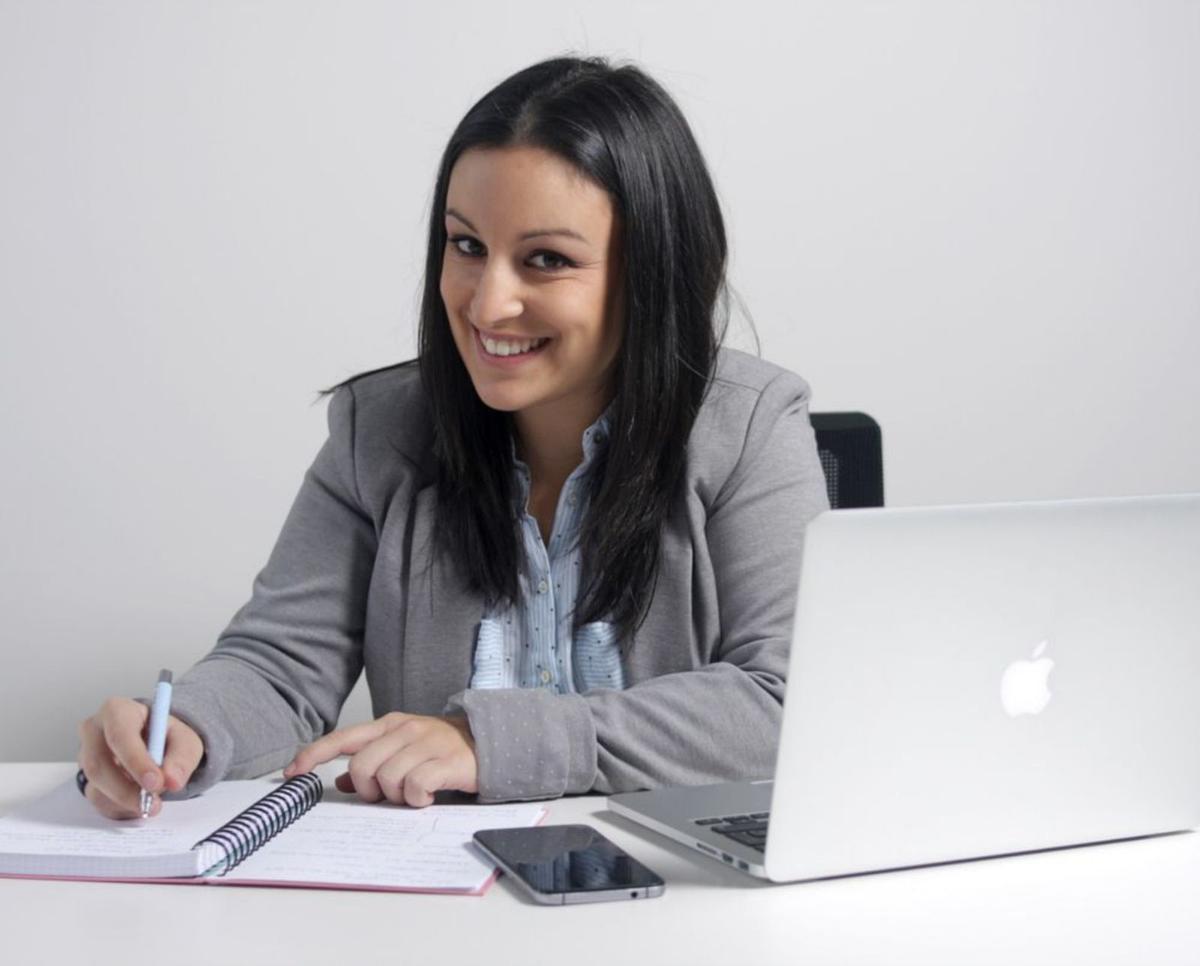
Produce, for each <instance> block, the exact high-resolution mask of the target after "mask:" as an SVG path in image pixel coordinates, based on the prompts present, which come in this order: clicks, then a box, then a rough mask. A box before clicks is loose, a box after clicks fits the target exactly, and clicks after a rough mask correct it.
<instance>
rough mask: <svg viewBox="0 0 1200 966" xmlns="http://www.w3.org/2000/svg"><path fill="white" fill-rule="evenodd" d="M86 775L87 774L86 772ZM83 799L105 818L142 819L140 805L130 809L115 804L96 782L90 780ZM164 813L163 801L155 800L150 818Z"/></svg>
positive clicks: (125, 805)
mask: <svg viewBox="0 0 1200 966" xmlns="http://www.w3.org/2000/svg"><path fill="white" fill-rule="evenodd" d="M84 774H87V773H86V772H85V773H84ZM83 797H84V798H86V799H87V800H88V801H89V802H91V803H92V806H93V807H94V808H95V809H96V811H98V812H99V813H100V814H101V815H103V816H104V817H105V818H112V819H119V820H121V821H127V820H128V819H131V818H141V817H142V809H141V804H140V803H139V804H138V806H137V807H136V808H130V807H129V806H128V804H122V803H121V802H115V801H113V800H112V799H111V798H109V797H108V796H107V795H105V794H104V792H102V791H101V790H100V789H99V787H97V785H96V783H95V782H94V781H91V780H90V779H89V780H88V783H87V787H86V788H85V789H84V791H83ZM161 811H162V799H160V798H155V800H154V805H153V807H152V808H151V809H150V817H152V818H153V817H154V816H155V815H157V814H158V813H159V812H161Z"/></svg>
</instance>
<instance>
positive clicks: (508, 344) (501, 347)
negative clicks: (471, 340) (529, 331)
mask: <svg viewBox="0 0 1200 966" xmlns="http://www.w3.org/2000/svg"><path fill="white" fill-rule="evenodd" d="M480 339H481V340H482V342H483V347H484V348H485V349H486V350H487V353H488V355H491V356H516V355H520V354H521V353H522V352H531V351H532V350H534V349H539V348H541V347H542V345H544V344H545V343H546V342H547V340H546V339H522V340H520V341H519V342H512V341H508V340H504V341H497V340H496V339H489V338H488V337H487V336H486V335H481V336H480Z"/></svg>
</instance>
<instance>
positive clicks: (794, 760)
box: [765, 494, 1200, 881]
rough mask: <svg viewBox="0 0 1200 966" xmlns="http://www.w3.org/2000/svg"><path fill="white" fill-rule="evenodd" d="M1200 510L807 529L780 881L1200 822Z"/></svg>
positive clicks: (914, 517) (783, 745) (1111, 507)
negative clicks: (1199, 740)
mask: <svg viewBox="0 0 1200 966" xmlns="http://www.w3.org/2000/svg"><path fill="white" fill-rule="evenodd" d="M1197 735H1200V495H1195V494H1193V495H1180V496H1164V497H1138V498H1122V499H1103V500H1078V501H1067V502H1052V503H1024V504H1002V505H990V506H962V507H934V508H913V509H883V510H847V511H837V512H831V513H825V514H822V515H821V516H820V517H818V518H817V519H816V520H814V521H813V522H812V524H810V526H809V527H808V531H807V534H806V537H805V558H804V566H803V573H802V576H801V579H800V589H799V597H798V603H797V610H796V622H795V631H794V639H793V645H792V652H791V659H790V670H789V677H788V691H787V699H786V701H785V706H784V717H783V726H782V734H781V740H780V747H779V755H778V763H777V769H776V775H775V785H774V793H773V798H772V805H771V823H770V831H769V833H768V838H767V847H766V856H765V867H766V871H767V875H768V876H769V877H770V878H772V879H775V880H778V881H788V880H795V879H801V878H814V877H820V876H826V875H839V874H846V873H853V872H861V871H872V870H880V869H886V868H900V867H905V866H910V865H918V864H925V863H932V862H941V861H950V860H955V859H964V858H972V857H981V856H986V855H999V854H1005V853H1011V852H1018V851H1026V850H1033V849H1040V848H1050V847H1055V846H1063V845H1070V844H1078V843H1084V842H1096V841H1104V840H1109V839H1117V838H1125V837H1131V836H1137V835H1144V834H1150V833H1155V832H1162V831H1169V830H1175V829H1183V828H1191V827H1194V826H1196V825H1198V824H1200V754H1198V753H1197V750H1196V738H1197Z"/></svg>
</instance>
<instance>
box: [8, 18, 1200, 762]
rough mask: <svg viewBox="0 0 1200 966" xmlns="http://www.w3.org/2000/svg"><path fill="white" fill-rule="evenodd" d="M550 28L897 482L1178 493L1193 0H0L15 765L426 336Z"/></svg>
mask: <svg viewBox="0 0 1200 966" xmlns="http://www.w3.org/2000/svg"><path fill="white" fill-rule="evenodd" d="M564 51H575V52H580V53H588V54H606V55H612V56H615V57H629V58H632V59H634V60H635V61H636V62H638V63H639V64H640V65H641V66H643V67H644V68H645V69H647V70H648V71H650V72H651V73H652V74H653V75H654V76H656V77H657V78H658V79H659V80H660V81H661V82H662V83H663V84H664V85H665V86H666V87H667V88H668V89H669V90H670V91H671V92H672V93H673V94H674V95H675V96H676V98H677V99H678V100H679V102H680V104H681V106H682V107H683V109H684V112H685V113H686V114H687V115H688V117H689V118H690V119H691V121H692V124H693V126H694V129H695V131H696V134H697V136H698V138H699V141H700V143H701V146H702V148H703V149H704V151H705V152H706V155H707V158H708V160H709V163H710V165H711V168H712V172H713V175H714V178H715V181H716V183H717V186H718V190H719V192H720V195H721V198H722V202H723V204H724V208H725V214H726V218H727V222H728V228H729V231H730V236H731V244H732V265H731V277H732V280H733V283H734V285H735V287H736V289H737V291H738V292H739V293H740V294H741V296H742V298H743V299H744V300H745V303H746V305H747V307H748V309H749V311H750V313H751V314H752V316H753V318H754V320H755V322H756V324H757V329H758V333H759V335H760V337H761V342H762V352H763V355H764V356H766V357H767V358H769V359H772V360H774V361H777V362H779V363H782V364H784V365H786V366H788V367H790V368H793V369H795V370H797V371H798V372H800V373H801V374H803V375H804V376H805V377H807V378H808V379H809V381H810V382H811V383H812V385H813V387H814V391H815V405H814V408H815V409H817V410H833V409H840V408H857V409H864V410H866V411H868V412H871V413H873V414H874V415H875V416H876V417H877V418H878V419H879V420H880V422H881V423H882V425H883V428H884V442H885V470H886V476H887V491H888V499H889V502H890V503H893V504H917V503H957V502H977V501H990V500H1025V499H1036V498H1050V497H1078V496H1099V495H1123V494H1134V493H1151V492H1171V491H1183V490H1200V449H1198V447H1197V445H1196V436H1195V431H1194V430H1193V428H1192V427H1193V425H1194V419H1195V415H1194V414H1195V413H1196V411H1197V410H1200V385H1198V382H1197V379H1196V375H1195V371H1196V368H1197V363H1200V335H1198V334H1197V333H1198V325H1197V323H1200V271H1198V269H1200V258H1198V256H1200V179H1198V178H1197V175H1196V172H1197V171H1200V4H1198V3H1196V2H1167V0H1153V2H1146V0H1137V2H1135V0H1128V2H1116V0H1103V2H1101V0H1063V2H1044V3H1032V2H1007V0H996V2H991V3H982V2H965V0H964V2H949V0H948V2H915V0H913V2H897V3H869V2H862V0H831V2H828V3H813V2H800V3H797V4H793V5H791V6H790V8H789V7H785V6H783V5H780V4H777V3H774V2H769V3H768V2H742V3H739V4H736V5H734V6H732V7H731V6H729V5H721V7H720V9H719V10H718V9H712V8H710V7H708V6H706V5H703V4H696V3H693V2H687V0H671V2H657V3H648V2H641V3H632V2H627V0H606V2H605V3H590V4H574V3H570V2H559V3H553V4H547V3H544V2H538V3H530V2H524V0H522V2H511V0H510V2H506V3H503V4H500V3H495V2H486V3H484V2H475V0H457V2H455V3H453V4H446V5H441V4H427V3H422V4H416V3H413V4H407V3H399V2H393V3H367V2H344V0H343V2H338V3H317V2H298V0H272V2H254V3H250V2H245V3H232V2H214V0H203V2H172V3H167V4H164V3H161V2H158V0H148V2H132V0H128V2H121V3H115V2H114V3H89V2H72V3H65V2H59V0H55V2H47V0H24V2H22V0H0V403H2V405H0V434H2V435H0V439H2V442H3V472H2V473H0V537H2V541H3V542H2V547H3V550H2V554H0V568H2V569H0V605H2V607H3V624H2V626H3V636H2V638H0V648H2V652H0V760H37V759H68V758H73V757H74V754H75V724H76V721H77V720H78V719H79V718H80V717H82V716H84V715H85V714H87V713H90V712H91V711H92V710H94V708H95V707H96V706H97V705H98V704H99V702H100V701H101V700H102V698H103V697H104V696H105V695H108V694H116V693H133V694H142V693H147V692H148V691H149V690H150V687H151V684H152V682H153V680H154V676H155V674H156V673H157V670H158V668H160V667H164V666H170V667H174V668H175V669H176V670H177V671H182V670H184V669H185V668H186V667H187V666H189V665H190V664H191V663H192V662H193V661H194V660H196V659H197V658H199V657H200V656H201V655H202V654H203V653H204V652H206V651H207V650H208V648H209V647H211V646H212V644H213V642H214V641H215V639H216V636H217V634H218V633H219V632H220V630H221V629H222V628H223V627H224V626H225V623H226V622H227V621H228V619H229V618H230V617H231V616H232V614H233V612H234V611H235V610H236V609H237V607H239V606H240V605H241V603H242V602H243V601H244V600H245V599H246V597H247V596H248V594H249V591H250V586H251V582H252V580H253V577H254V575H255V574H256V573H257V571H258V569H259V568H260V567H261V566H262V565H263V563H265V561H266V558H267V555H268V553H269V551H270V548H271V546H272V544H273V542H274V539H275V536H276V534H277V533H278V530H279V527H280V525H281V524H282V522H283V519H284V516H285V514H286V512H287V510H288V507H289V506H290V504H291V500H292V497H293V496H294V494H295V491H296V488H297V487H298V486H299V483H300V479H301V476H302V475H303V472H304V470H305V469H306V467H307V466H308V464H309V462H310V461H311V459H312V457H313V456H314V455H315V453H316V450H317V448H318V447H319V445H320V443H321V440H322V439H323V437H324V433H325V421H324V406H323V405H320V406H312V405H311V403H312V400H313V393H314V391H315V390H316V389H318V388H320V387H323V386H328V385H331V384H332V383H334V382H337V381H339V380H340V379H342V378H344V377H346V376H348V375H350V374H352V373H354V372H357V371H360V370H363V369H368V368H374V367H376V366H380V365H384V364H387V363H390V362H393V361H397V360H399V359H401V358H407V357H409V356H411V355H412V353H413V344H414V342H413V334H414V321H415V306H416V293H417V290H418V286H419V282H420V272H421V265H422V252H423V249H422V246H423V238H424V231H425V223H426V218H427V215H428V202H429V195H430V191H431V188H432V184H433V177H434V173H435V165H436V162H437V159H438V157H439V154H440V152H441V150H442V148H443V146H444V143H445V140H446V138H447V137H448V136H449V134H450V131H451V129H452V128H453V126H454V124H455V123H456V122H457V121H458V119H459V118H460V117H461V115H462V114H463V113H464V112H465V111H466V109H467V108H468V107H469V106H470V104H471V103H473V101H474V100H475V99H476V98H477V97H478V96H480V95H481V94H482V93H483V92H484V91H485V90H487V89H488V88H489V87H491V86H492V85H493V84H495V83H496V82H498V81H499V80H500V79H502V78H503V77H505V76H507V75H508V74H510V73H512V72H513V71H515V70H517V69H519V68H520V67H523V66H526V65H528V64H530V63H532V62H534V61H536V60H540V59H542V58H544V57H546V56H550V55H553V54H557V53H561V52H564ZM732 341H733V342H734V344H737V345H740V346H743V347H744V346H746V345H748V344H749V339H748V334H747V331H746V329H745V327H744V326H741V327H739V328H737V329H736V331H735V332H734V338H733V340H732ZM368 715H369V707H368V705H367V703H366V702H365V700H364V696H363V694H362V693H361V691H359V692H356V694H355V696H354V697H353V698H352V699H351V702H350V704H349V705H348V706H347V709H346V712H345V714H344V716H343V720H358V719H361V718H364V717H367V716H368Z"/></svg>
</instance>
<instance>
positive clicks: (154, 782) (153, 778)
mask: <svg viewBox="0 0 1200 966" xmlns="http://www.w3.org/2000/svg"><path fill="white" fill-rule="evenodd" d="M142 788H144V789H146V791H148V792H156V791H158V772H154V771H148V772H146V773H145V774H144V775H142Z"/></svg>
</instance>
